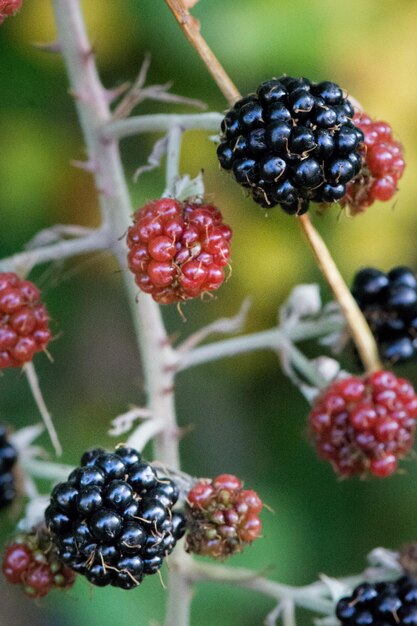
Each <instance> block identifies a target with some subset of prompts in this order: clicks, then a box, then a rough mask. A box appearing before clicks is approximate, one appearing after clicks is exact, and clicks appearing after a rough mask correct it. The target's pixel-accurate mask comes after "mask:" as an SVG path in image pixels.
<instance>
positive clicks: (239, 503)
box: [178, 474, 263, 559]
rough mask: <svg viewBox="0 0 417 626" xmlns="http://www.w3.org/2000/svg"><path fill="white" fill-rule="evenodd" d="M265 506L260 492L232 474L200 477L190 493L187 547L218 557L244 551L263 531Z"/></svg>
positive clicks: (189, 550) (188, 550) (201, 553)
mask: <svg viewBox="0 0 417 626" xmlns="http://www.w3.org/2000/svg"><path fill="white" fill-rule="evenodd" d="M262 507H263V503H262V501H261V499H260V498H259V496H258V494H257V493H256V492H255V491H252V490H250V489H243V486H242V483H241V481H240V480H239V479H238V478H237V477H236V476H233V474H221V475H220V476H217V478H214V479H213V480H212V481H209V480H204V479H203V480H199V481H198V482H197V483H196V484H195V485H194V486H193V488H192V489H191V490H190V492H189V493H188V496H187V509H186V514H187V522H188V523H187V528H188V531H189V532H188V534H187V537H186V546H185V549H186V550H187V552H193V553H195V554H200V555H202V556H210V557H212V558H215V559H219V558H226V557H228V556H231V555H232V554H237V553H238V552H241V551H242V550H243V548H244V547H245V545H248V544H250V543H252V542H253V541H254V540H255V539H257V537H259V535H260V533H261V530H262V523H261V520H260V519H259V515H258V514H259V513H260V511H261V509H262ZM178 524H182V522H181V520H178Z"/></svg>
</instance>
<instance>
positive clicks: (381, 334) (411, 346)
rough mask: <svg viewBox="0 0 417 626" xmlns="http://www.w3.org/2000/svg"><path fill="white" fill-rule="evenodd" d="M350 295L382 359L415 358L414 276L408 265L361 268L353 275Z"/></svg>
mask: <svg viewBox="0 0 417 626" xmlns="http://www.w3.org/2000/svg"><path fill="white" fill-rule="evenodd" d="M352 294H353V296H354V298H355V300H356V301H357V303H358V305H359V307H360V309H361V310H362V312H363V314H364V315H365V318H366V319H367V321H368V324H369V326H370V328H371V330H372V333H373V334H374V336H375V339H376V341H377V343H378V348H379V352H380V355H381V358H382V359H383V360H384V361H386V362H389V363H392V364H395V363H400V362H403V361H409V360H411V359H414V358H416V357H417V278H416V275H415V273H414V272H413V271H412V270H411V269H410V268H408V267H404V266H399V267H394V268H393V269H392V270H390V271H389V272H387V273H384V272H382V271H380V270H378V269H375V268H372V267H368V268H364V269H362V270H360V271H359V272H358V273H357V274H356V276H355V278H354V281H353V285H352Z"/></svg>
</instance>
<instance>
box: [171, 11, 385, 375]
mask: <svg viewBox="0 0 417 626" xmlns="http://www.w3.org/2000/svg"><path fill="white" fill-rule="evenodd" d="M165 2H166V3H167V4H168V6H169V7H170V9H171V11H172V12H173V14H174V16H175V18H176V20H177V21H178V23H179V25H180V26H181V29H182V30H183V32H184V34H185V36H186V37H187V39H188V40H189V41H190V42H191V44H192V45H193V46H194V48H195V49H196V50H197V52H198V54H199V55H200V57H201V58H202V59H203V61H204V63H205V64H206V67H207V69H208V71H209V72H210V73H211V75H212V76H213V77H214V79H215V81H216V83H217V85H218V86H219V88H220V90H221V92H222V93H223V95H224V96H225V98H226V100H227V101H228V103H229V104H230V105H233V104H234V102H236V100H239V99H240V98H241V97H242V96H241V94H240V93H239V91H238V89H237V88H236V87H235V85H234V84H233V83H232V82H231V81H230V78H229V77H228V75H227V74H226V72H225V70H224V69H223V67H222V66H221V65H220V63H219V61H218V59H217V58H216V57H215V55H214V53H213V52H212V51H211V50H210V48H209V47H208V45H207V43H206V42H205V40H204V39H203V37H202V35H201V33H200V31H199V27H198V24H196V22H195V20H194V19H193V18H192V16H191V15H190V14H189V12H188V11H187V10H186V9H185V8H184V6H183V4H182V0H165ZM298 220H299V224H300V226H301V228H302V229H303V231H304V233H305V235H306V237H307V239H308V242H309V244H310V247H311V248H312V250H313V252H314V256H315V258H316V260H317V262H318V265H319V267H320V269H321V271H322V272H323V275H324V277H325V279H326V280H327V282H328V284H329V286H330V288H331V289H332V291H333V294H334V296H335V298H336V300H337V301H338V302H339V304H340V307H341V309H342V311H343V314H344V315H345V318H346V322H347V324H348V326H349V329H350V331H351V333H352V338H353V341H354V342H355V344H356V347H357V349H358V352H359V355H360V357H361V360H362V363H363V365H364V367H365V369H366V370H367V371H368V372H372V371H374V370H377V369H380V368H381V364H380V362H379V357H378V350H377V347H376V342H375V339H374V337H373V335H372V332H371V330H370V328H369V326H368V324H367V322H366V320H365V318H364V316H363V315H362V313H361V311H360V310H359V307H358V305H357V304H356V302H355V300H354V298H353V297H352V295H351V294H350V292H349V289H348V288H347V286H346V283H345V282H344V280H343V278H342V275H341V274H340V272H339V270H338V269H337V266H336V264H335V262H334V261H333V259H332V256H331V254H330V252H329V250H328V248H327V246H326V244H325V243H324V241H323V239H322V238H321V237H320V235H319V233H318V232H317V231H316V229H315V228H314V226H313V224H312V223H311V221H310V218H309V216H308V215H302V216H300V217H299V218H298Z"/></svg>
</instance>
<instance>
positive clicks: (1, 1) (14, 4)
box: [0, 0, 23, 24]
mask: <svg viewBox="0 0 417 626" xmlns="http://www.w3.org/2000/svg"><path fill="white" fill-rule="evenodd" d="M22 4H23V0H0V24H2V23H3V22H4V20H5V18H6V17H10V16H11V15H14V14H15V13H17V12H18V11H20V9H21V8H22Z"/></svg>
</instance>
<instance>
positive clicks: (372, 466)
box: [309, 371, 417, 477]
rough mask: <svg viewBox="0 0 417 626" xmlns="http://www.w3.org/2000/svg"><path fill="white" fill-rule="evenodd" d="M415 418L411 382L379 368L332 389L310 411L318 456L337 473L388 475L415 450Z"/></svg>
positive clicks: (416, 401) (415, 398)
mask: <svg viewBox="0 0 417 626" xmlns="http://www.w3.org/2000/svg"><path fill="white" fill-rule="evenodd" d="M416 419H417V395H416V393H415V391H414V389H413V387H412V385H411V383H410V382H409V381H408V380H405V379H403V378H397V377H396V376H394V374H392V373H391V372H386V371H378V372H374V373H372V374H368V375H366V376H364V377H362V378H361V377H358V376H350V377H348V378H343V379H340V380H337V381H336V382H334V383H332V384H331V385H330V386H329V387H327V388H326V389H325V390H324V391H323V392H322V394H321V395H320V396H319V398H318V399H317V401H316V402H315V404H314V406H313V409H312V411H311V413H310V415H309V430H310V435H311V438H312V440H313V442H314V445H315V447H316V450H317V453H318V455H319V456H320V457H321V458H323V459H326V460H327V461H329V462H330V463H331V464H332V466H333V469H334V470H335V472H336V473H337V474H340V475H341V476H353V475H355V474H356V475H366V474H372V475H374V476H378V477H385V476H389V475H390V474H392V473H394V472H395V471H396V469H397V465H398V460H399V459H402V458H404V457H405V456H406V455H407V454H408V453H409V452H410V450H411V448H412V446H413V443H414V434H415V430H416Z"/></svg>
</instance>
